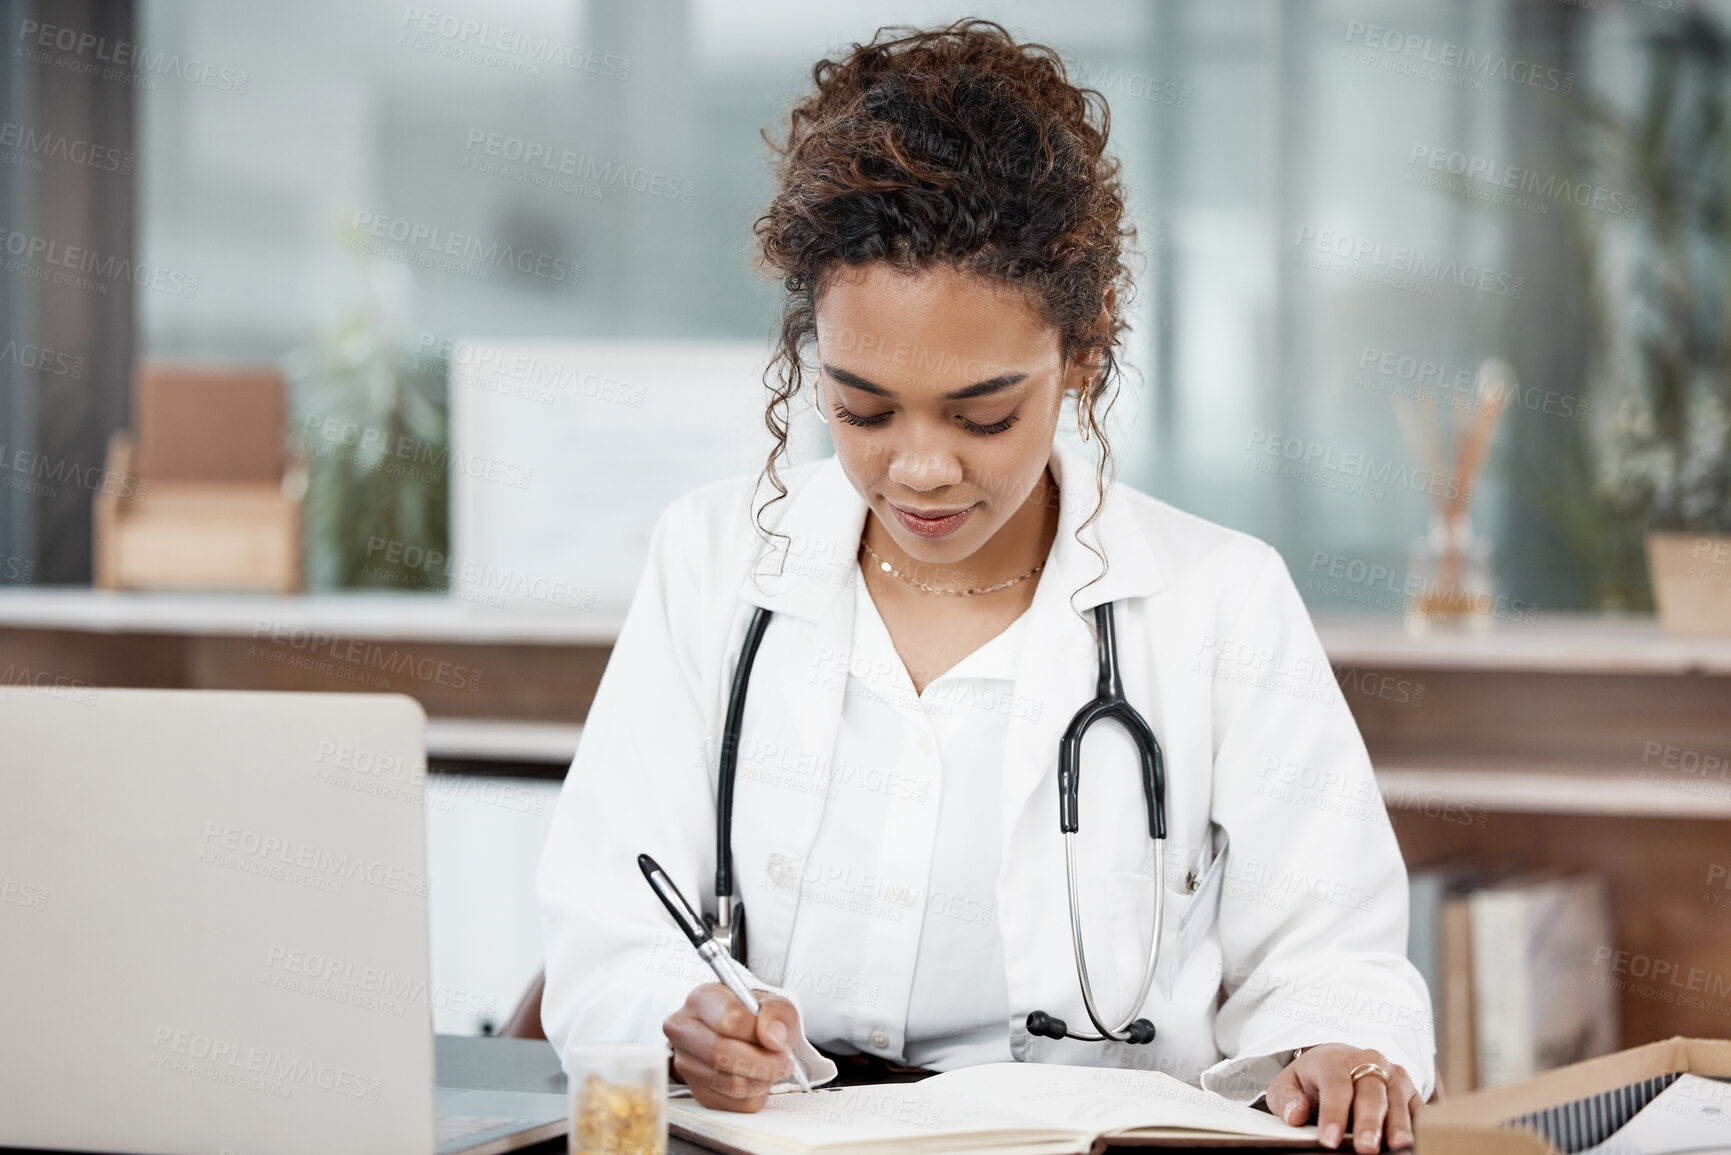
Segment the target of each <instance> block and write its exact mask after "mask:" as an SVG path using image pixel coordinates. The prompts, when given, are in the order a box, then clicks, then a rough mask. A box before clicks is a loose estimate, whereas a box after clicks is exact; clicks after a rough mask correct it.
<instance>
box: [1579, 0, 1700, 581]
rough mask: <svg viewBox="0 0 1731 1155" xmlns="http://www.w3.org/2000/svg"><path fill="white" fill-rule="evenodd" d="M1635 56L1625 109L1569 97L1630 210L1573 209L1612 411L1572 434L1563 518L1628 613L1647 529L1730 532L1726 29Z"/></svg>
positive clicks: (1661, 30)
mask: <svg viewBox="0 0 1731 1155" xmlns="http://www.w3.org/2000/svg"><path fill="white" fill-rule="evenodd" d="M1642 49H1643V51H1642V55H1643V57H1644V59H1643V61H1642V63H1643V64H1644V67H1645V85H1644V89H1643V91H1642V92H1641V94H1640V96H1639V98H1638V99H1637V101H1636V102H1635V104H1634V106H1633V107H1632V108H1631V109H1629V110H1628V111H1619V110H1616V109H1613V108H1611V107H1610V106H1608V105H1606V104H1605V103H1603V102H1601V101H1597V100H1594V99H1591V98H1590V97H1588V96H1587V95H1586V94H1584V93H1583V94H1578V95H1579V96H1580V97H1581V98H1580V99H1578V100H1576V101H1574V102H1573V107H1575V108H1576V109H1577V110H1578V113H1579V115H1580V117H1581V125H1580V127H1581V128H1582V130H1583V131H1582V133H1581V142H1582V144H1583V145H1584V146H1585V147H1586V148H1587V150H1588V152H1589V157H1588V165H1589V166H1595V165H1596V167H1597V169H1598V170H1599V171H1601V172H1611V173H1615V174H1616V177H1615V179H1616V180H1618V181H1619V182H1623V183H1626V185H1627V187H1628V191H1631V192H1633V193H1634V194H1636V195H1637V196H1638V198H1639V202H1638V203H1639V206H1640V208H1639V211H1638V212H1637V214H1636V215H1635V216H1634V217H1633V218H1632V219H1620V218H1616V217H1607V216H1606V215H1605V214H1602V213H1597V212H1594V211H1592V210H1591V209H1590V208H1586V207H1578V208H1577V210H1576V212H1574V213H1573V214H1572V220H1573V223H1574V225H1575V229H1574V232H1575V235H1576V238H1577V242H1578V244H1579V246H1580V249H1581V252H1582V254H1583V257H1584V259H1585V263H1586V267H1587V269H1588V273H1589V276H1588V282H1589V294H1590V300H1591V302H1592V313H1593V319H1594V323H1593V325H1592V327H1591V328H1592V331H1591V332H1590V333H1589V334H1588V335H1587V337H1588V340H1589V342H1590V346H1591V355H1592V356H1591V359H1592V362H1593V364H1594V365H1595V367H1596V371H1595V376H1596V377H1597V378H1598V381H1597V384H1596V387H1595V390H1594V392H1595V395H1596V396H1598V397H1601V398H1606V397H1607V394H1610V395H1612V396H1610V397H1608V398H1607V399H1608V400H1609V401H1610V402H1611V404H1610V405H1609V406H1608V408H1609V409H1610V410H1611V413H1612V416H1611V417H1610V419H1609V420H1608V421H1604V422H1602V424H1601V428H1600V429H1599V430H1598V434H1599V435H1598V437H1597V439H1596V440H1592V439H1588V438H1586V437H1581V438H1578V439H1577V446H1576V449H1577V453H1578V456H1579V462H1578V465H1579V469H1578V471H1575V470H1572V471H1571V472H1576V473H1577V476H1575V477H1571V478H1569V479H1568V480H1569V481H1570V482H1573V483H1577V484H1574V485H1571V486H1570V488H1571V489H1573V490H1574V492H1575V494H1576V498H1577V500H1576V501H1575V506H1576V508H1574V509H1572V510H1571V511H1570V513H1569V515H1567V516H1565V517H1564V518H1563V519H1562V521H1561V524H1563V525H1565V526H1566V527H1568V531H1569V532H1571V534H1572V535H1573V536H1574V537H1575V539H1576V544H1577V546H1578V547H1580V548H1581V549H1582V552H1583V554H1584V555H1586V556H1588V557H1590V558H1592V559H1593V560H1594V562H1595V564H1596V565H1598V566H1599V567H1600V589H1601V597H1602V600H1603V601H1605V602H1607V603H1612V604H1615V603H1623V604H1625V605H1627V606H1628V608H1637V607H1639V608H1646V607H1650V606H1651V604H1652V595H1651V591H1650V590H1649V589H1648V586H1647V573H1646V565H1645V554H1644V550H1643V548H1642V541H1643V539H1644V537H1645V535H1646V534H1647V533H1650V532H1653V531H1664V530H1674V531H1683V532H1691V533H1713V532H1719V533H1723V532H1728V531H1731V35H1728V34H1727V31H1726V29H1725V28H1724V27H1723V26H1721V25H1720V24H1719V23H1718V21H1717V20H1716V19H1715V18H1713V17H1711V16H1709V15H1707V14H1705V13H1702V12H1700V11H1699V10H1697V11H1695V12H1693V13H1692V14H1690V15H1689V16H1686V17H1684V18H1681V19H1664V20H1663V21H1662V22H1660V23H1658V24H1656V25H1655V26H1654V28H1653V29H1652V30H1651V31H1650V32H1649V33H1648V34H1647V35H1646V37H1645V40H1644V43H1643V45H1642ZM1602 408H1605V407H1603V406H1602ZM1581 482H1584V483H1586V485H1585V488H1584V490H1583V489H1582V488H1581V486H1580V485H1579V484H1578V483H1581Z"/></svg>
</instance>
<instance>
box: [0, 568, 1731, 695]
mask: <svg viewBox="0 0 1731 1155" xmlns="http://www.w3.org/2000/svg"><path fill="white" fill-rule="evenodd" d="M626 608H627V607H626V606H623V605H617V606H597V607H596V608H595V609H594V610H592V611H588V612H585V611H581V610H563V609H560V608H558V607H554V606H550V605H537V604H533V603H517V604H513V605H508V606H504V607H494V606H486V605H480V604H477V603H475V602H472V601H468V600H466V599H463V598H460V597H452V596H449V595H446V594H442V593H401V592H388V591H376V592H373V591H367V592H353V593H330V594H306V595H299V596H287V597H284V596H277V595H269V594H201V593H140V592H128V591H109V590H92V589H88V588H86V587H82V586H0V629H4V628H8V627H10V628H14V629H35V630H76V631H84V632H87V633H111V634H120V633H133V634H183V635H203V636H223V637H253V636H264V635H266V634H268V633H269V632H270V631H272V630H305V631H311V632H313V633H319V634H326V635H330V636H333V637H343V638H370V639H391V640H395V641H431V642H458V643H463V644H468V645H485V644H493V643H497V644H508V645H549V646H603V647H605V646H611V645H612V643H613V640H614V638H615V637H617V636H618V633H619V627H620V625H621V623H623V621H624V620H625V611H626ZM1314 621H1315V623H1316V629H1317V633H1318V635H1319V636H1320V637H1321V639H1322V644H1323V648H1324V649H1325V650H1326V651H1327V652H1328V656H1329V659H1330V660H1331V661H1332V662H1333V663H1334V664H1335V665H1336V666H1351V667H1377V668H1399V669H1438V670H1442V669H1448V670H1508V671H1521V670H1531V671H1544V672H1555V673H1611V674H1622V673H1629V674H1731V638H1706V637H1700V638H1689V637H1672V636H1669V635H1666V634H1664V633H1662V632H1661V631H1660V629H1659V626H1658V623H1657V622H1656V621H1655V620H1654V619H1653V618H1651V617H1645V616H1633V615H1630V616H1617V615H1606V614H1575V613H1547V614H1539V615H1537V616H1536V618H1535V619H1534V620H1533V621H1531V622H1501V621H1499V622H1496V623H1495V624H1494V627H1493V628H1492V629H1490V630H1488V631H1486V632H1484V633H1478V634H1475V633H1467V632H1464V631H1461V632H1457V631H1453V630H1445V631H1436V632H1433V633H1431V634H1429V635H1428V636H1425V637H1411V636H1409V635H1408V634H1407V633H1406V631H1405V629H1404V626H1403V623H1402V620H1401V619H1400V618H1399V617H1398V616H1396V615H1393V614H1370V613H1358V614H1354V613H1319V614H1317V615H1315V617H1314Z"/></svg>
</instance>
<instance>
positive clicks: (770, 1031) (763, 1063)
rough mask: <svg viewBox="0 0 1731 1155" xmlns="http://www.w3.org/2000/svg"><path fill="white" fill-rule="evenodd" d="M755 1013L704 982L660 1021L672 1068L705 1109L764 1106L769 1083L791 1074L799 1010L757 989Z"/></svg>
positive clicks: (722, 988) (720, 987) (723, 989)
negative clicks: (756, 1009)
mask: <svg viewBox="0 0 1731 1155" xmlns="http://www.w3.org/2000/svg"><path fill="white" fill-rule="evenodd" d="M757 995H758V1005H759V1008H760V1009H759V1010H758V1012H757V1014H756V1015H755V1016H754V1015H753V1014H752V1013H751V1012H750V1011H748V1010H746V1009H745V1004H744V1003H741V1002H740V1001H739V999H738V998H737V997H735V996H734V994H733V992H732V991H730V990H728V989H727V988H726V987H725V986H723V985H722V984H720V983H705V984H704V985H703V986H700V987H697V988H696V989H695V990H693V991H692V992H691V993H690V994H689V995H687V996H686V997H685V1005H684V1006H683V1007H680V1008H679V1009H678V1010H677V1011H674V1012H673V1013H672V1014H671V1015H668V1016H667V1018H666V1020H665V1021H663V1022H662V1024H661V1031H662V1033H663V1034H665V1035H666V1036H667V1041H668V1042H670V1043H672V1044H673V1071H674V1074H675V1075H677V1076H678V1078H679V1079H680V1080H681V1081H683V1082H684V1083H685V1085H686V1086H688V1087H690V1088H691V1095H692V1097H693V1098H694V1099H696V1100H697V1101H698V1102H699V1103H701V1104H703V1105H704V1106H705V1107H712V1108H715V1109H717V1110H722V1111H757V1110H761V1109H762V1107H763V1105H764V1103H765V1102H766V1101H768V1099H769V1088H770V1086H771V1084H773V1083H775V1082H776V1081H777V1080H779V1079H785V1078H790V1077H791V1076H792V1075H793V1052H792V1042H793V1040H794V1039H795V1038H797V1037H798V1036H799V1008H797V1007H795V1006H794V1005H793V1004H792V1003H790V1002H788V1001H787V1000H786V999H784V998H781V997H779V996H777V995H772V994H767V993H765V992H762V991H759V992H757Z"/></svg>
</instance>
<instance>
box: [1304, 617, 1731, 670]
mask: <svg viewBox="0 0 1731 1155" xmlns="http://www.w3.org/2000/svg"><path fill="white" fill-rule="evenodd" d="M1313 620H1314V621H1315V623H1316V631H1317V634H1318V635H1319V636H1320V637H1321V639H1322V645H1323V649H1324V650H1326V651H1327V652H1328V656H1329V660H1330V661H1332V662H1333V663H1334V664H1335V665H1336V666H1374V667H1392V668H1400V669H1447V670H1509V671H1520V670H1532V671H1545V672H1553V673H1570V674H1731V638H1709V637H1675V636H1671V635H1668V634H1665V633H1663V632H1661V631H1660V629H1659V623H1658V621H1657V620H1656V619H1654V618H1652V617H1649V616H1645V615H1639V616H1637V615H1615V614H1584V613H1583V614H1576V613H1543V614H1536V615H1535V616H1534V618H1533V620H1532V621H1531V622H1527V621H1495V622H1493V623H1492V628H1491V629H1489V630H1486V631H1485V632H1483V633H1470V632H1467V631H1465V630H1455V629H1448V630H1436V631H1433V632H1432V633H1430V634H1428V635H1426V636H1424V637H1411V636H1409V635H1408V634H1407V633H1406V630H1405V627H1404V623H1403V621H1402V619H1401V618H1400V617H1398V616H1396V615H1393V614H1369V613H1361V614H1353V613H1326V614H1316V615H1314V617H1313Z"/></svg>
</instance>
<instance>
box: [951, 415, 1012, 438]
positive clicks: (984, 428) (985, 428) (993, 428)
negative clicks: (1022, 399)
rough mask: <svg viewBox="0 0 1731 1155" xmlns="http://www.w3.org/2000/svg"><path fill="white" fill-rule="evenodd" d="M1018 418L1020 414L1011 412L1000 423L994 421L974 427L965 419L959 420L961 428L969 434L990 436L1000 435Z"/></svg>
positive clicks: (974, 425)
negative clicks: (993, 434)
mask: <svg viewBox="0 0 1731 1155" xmlns="http://www.w3.org/2000/svg"><path fill="white" fill-rule="evenodd" d="M1020 416H1021V413H1020V412H1019V411H1017V412H1012V413H1011V414H1010V415H1009V416H1008V417H1006V418H1004V419H1003V420H1002V421H994V422H992V423H991V424H990V425H976V424H974V423H973V422H972V421H969V420H968V419H967V418H966V417H963V418H961V419H960V420H961V423H962V427H963V428H965V429H967V430H968V431H969V432H970V433H984V434H992V433H1002V432H1003V431H1004V430H1006V429H1008V428H1009V427H1010V426H1012V425H1014V424H1015V423H1016V421H1017V419H1018V418H1019V417H1020Z"/></svg>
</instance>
